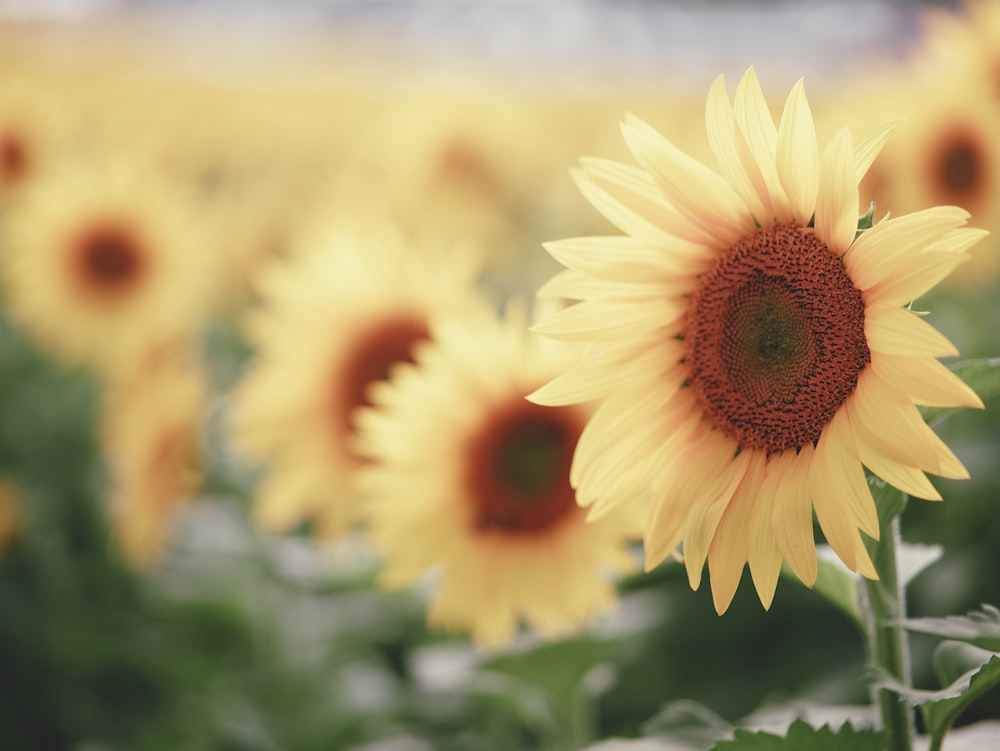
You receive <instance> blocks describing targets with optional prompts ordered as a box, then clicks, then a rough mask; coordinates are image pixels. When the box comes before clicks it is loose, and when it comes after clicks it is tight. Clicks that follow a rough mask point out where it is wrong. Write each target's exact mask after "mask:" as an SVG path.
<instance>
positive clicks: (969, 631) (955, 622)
mask: <svg viewBox="0 0 1000 751" xmlns="http://www.w3.org/2000/svg"><path fill="white" fill-rule="evenodd" d="M903 627H904V628H906V629H907V630H909V631H915V632H917V633H921V634H930V635H931V636H940V637H941V638H944V639H953V640H956V641H962V642H965V643H967V644H973V645H975V646H977V647H982V648H983V649H988V650H990V651H992V652H1000V609H997V608H996V607H994V606H993V605H983V609H982V611H979V612H975V611H973V612H970V613H968V614H967V615H949V616H945V617H944V618H908V619H906V620H904V621H903Z"/></svg>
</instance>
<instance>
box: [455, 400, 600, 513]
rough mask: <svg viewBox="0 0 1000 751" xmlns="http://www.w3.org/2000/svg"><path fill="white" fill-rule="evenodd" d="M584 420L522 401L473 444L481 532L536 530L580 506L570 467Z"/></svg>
mask: <svg viewBox="0 0 1000 751" xmlns="http://www.w3.org/2000/svg"><path fill="white" fill-rule="evenodd" d="M581 429H582V421H581V420H580V419H579V418H578V417H577V415H576V413H575V412H574V411H572V410H569V409H559V408H552V407H542V406H539V405H537V404H531V403H530V402H527V401H523V400H521V399H518V400H516V401H514V402H512V403H510V404H509V405H506V406H504V407H502V408H500V409H498V410H497V411H496V412H495V413H494V414H493V415H491V416H490V418H489V419H488V420H486V421H485V422H484V424H483V427H482V428H481V430H480V431H479V433H478V434H477V435H476V436H475V437H474V439H473V440H472V441H471V442H470V443H469V446H468V455H467V456H468V465H467V466H468V474H467V481H468V488H469V496H470V498H471V500H472V503H473V505H474V511H475V520H476V521H475V523H476V526H477V527H478V528H479V529H483V530H490V529H495V530H501V531H506V532H536V531H540V530H543V529H546V528H548V527H550V526H551V525H553V524H555V523H556V522H557V521H558V520H559V519H561V518H562V517H563V516H564V515H565V514H566V513H567V512H568V511H570V510H571V509H574V508H576V498H575V494H574V492H573V489H572V487H570V484H569V467H570V463H571V462H572V460H573V451H574V449H575V448H576V442H577V439H578V438H579V437H580V431H581Z"/></svg>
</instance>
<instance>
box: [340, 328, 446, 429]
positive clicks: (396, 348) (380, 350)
mask: <svg viewBox="0 0 1000 751" xmlns="http://www.w3.org/2000/svg"><path fill="white" fill-rule="evenodd" d="M429 338H430V331H429V330H428V327H427V321H425V320H423V319H421V318H418V317H416V316H413V315H399V316H393V317H390V318H387V319H386V320H383V321H380V322H378V323H376V324H374V325H373V326H371V327H370V328H369V329H368V330H366V331H364V332H363V333H362V334H361V335H360V336H359V337H358V338H357V339H356V341H355V343H354V346H353V348H352V349H351V350H350V352H349V353H348V355H347V358H346V359H345V361H344V362H343V365H342V366H341V370H340V372H339V373H338V375H337V381H338V382H339V389H338V391H339V397H340V400H339V404H338V405H337V406H338V412H339V413H340V416H341V418H340V421H339V424H340V425H342V426H343V427H346V428H347V429H348V430H350V429H352V427H353V425H352V422H351V419H352V415H353V413H354V410H355V409H357V408H358V407H366V406H369V405H371V398H370V396H369V392H368V387H369V386H370V385H371V384H372V383H375V382H376V381H382V380H385V379H386V378H388V377H389V372H390V370H391V369H392V366H393V365H395V364H396V363H400V362H413V361H414V350H415V348H416V345H417V344H418V343H419V342H422V341H425V340H427V339H429Z"/></svg>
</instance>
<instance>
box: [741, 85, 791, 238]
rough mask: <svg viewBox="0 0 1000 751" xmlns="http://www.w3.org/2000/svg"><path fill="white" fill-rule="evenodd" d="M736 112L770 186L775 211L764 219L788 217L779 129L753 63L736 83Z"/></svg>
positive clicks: (756, 160) (781, 219) (744, 134)
mask: <svg viewBox="0 0 1000 751" xmlns="http://www.w3.org/2000/svg"><path fill="white" fill-rule="evenodd" d="M733 116H734V117H735V119H736V124H737V126H738V127H739V129H740V131H741V132H742V133H743V137H744V138H745V139H746V142H747V145H748V146H749V147H750V153H751V154H752V155H753V159H754V161H755V162H756V164H757V168H758V169H759V170H760V174H761V177H762V178H763V180H764V184H765V185H766V186H767V193H768V196H769V198H770V203H771V207H772V211H773V212H774V215H773V216H768V217H760V219H761V220H762V223H764V224H769V223H770V221H768V220H773V221H778V222H784V221H787V220H788V218H789V214H790V210H789V205H788V197H787V196H786V195H785V189H784V188H783V187H782V185H781V180H780V179H779V178H778V170H777V167H776V165H775V153H776V149H777V143H778V131H777V129H776V128H775V127H774V120H773V119H772V118H771V113H770V111H769V110H768V107H767V100H766V99H765V98H764V92H763V91H761V88H760V82H759V81H758V80H757V74H756V73H755V72H754V69H753V68H752V67H751V68H748V69H747V71H746V73H744V74H743V78H742V79H740V82H739V84H738V85H737V87H736V96H735V97H734V99H733Z"/></svg>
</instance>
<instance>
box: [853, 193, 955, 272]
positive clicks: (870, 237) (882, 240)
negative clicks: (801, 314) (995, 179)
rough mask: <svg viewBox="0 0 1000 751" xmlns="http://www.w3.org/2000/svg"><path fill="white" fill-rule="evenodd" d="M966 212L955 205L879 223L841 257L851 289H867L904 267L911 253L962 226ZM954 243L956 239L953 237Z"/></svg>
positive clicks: (863, 234) (926, 246)
mask: <svg viewBox="0 0 1000 751" xmlns="http://www.w3.org/2000/svg"><path fill="white" fill-rule="evenodd" d="M968 218H969V213H968V212H967V211H965V210H964V209H960V208H957V207H955V206H936V207H934V208H931V209H926V210H924V211H916V212H914V213H912V214H906V215H905V216H901V217H899V218H896V219H888V220H886V221H884V222H879V223H878V224H876V225H875V226H874V227H872V228H871V229H869V230H865V231H864V232H862V233H861V236H860V237H859V238H858V239H857V241H856V242H855V243H854V244H853V245H852V246H851V248H850V250H848V251H847V253H846V254H845V255H844V267H845V268H846V269H847V273H848V274H850V277H851V281H853V282H854V286H855V287H857V288H858V289H860V290H866V289H868V288H869V287H872V286H874V285H876V284H878V283H879V282H881V281H883V280H884V279H887V278H889V277H890V276H891V275H892V274H893V272H894V270H895V269H898V268H900V267H901V266H905V264H906V263H907V261H908V259H909V258H910V257H912V255H913V254H914V253H919V252H920V251H923V250H925V249H927V248H928V247H929V246H930V245H931V244H933V243H935V242H937V241H938V240H939V239H941V238H942V237H945V236H947V235H948V234H949V233H950V232H952V231H953V230H954V229H955V228H957V227H960V226H961V225H963V224H965V222H966V221H967V220H968ZM955 237H956V243H957V242H958V236H957V235H956V236H955Z"/></svg>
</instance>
